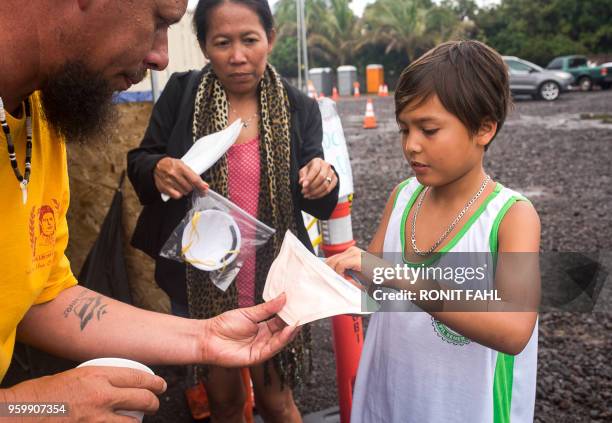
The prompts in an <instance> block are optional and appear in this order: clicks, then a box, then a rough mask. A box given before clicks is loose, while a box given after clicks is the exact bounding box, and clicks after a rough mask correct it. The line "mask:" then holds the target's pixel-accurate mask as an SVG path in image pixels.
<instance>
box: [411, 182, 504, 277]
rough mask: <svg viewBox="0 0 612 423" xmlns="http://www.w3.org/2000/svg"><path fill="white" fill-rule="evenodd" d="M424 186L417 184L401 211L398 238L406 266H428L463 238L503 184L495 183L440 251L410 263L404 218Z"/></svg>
mask: <svg viewBox="0 0 612 423" xmlns="http://www.w3.org/2000/svg"><path fill="white" fill-rule="evenodd" d="M424 188H425V187H424V186H423V185H420V184H419V186H418V188H417V189H416V190H415V191H414V193H413V194H412V197H411V198H410V201H409V202H408V204H406V208H405V209H404V213H402V220H401V224H400V238H401V244H402V261H403V262H404V263H405V264H407V265H408V266H413V267H417V266H429V265H430V264H432V263H434V262H436V261H438V260H439V259H440V258H441V257H442V256H443V255H444V254H446V253H447V252H448V251H449V250H451V249H452V248H453V247H454V246H455V245H457V243H458V242H459V241H460V240H461V238H463V235H465V233H466V232H467V231H468V230H469V229H470V228H471V227H472V225H473V224H474V222H476V220H478V218H479V217H480V215H481V214H482V213H483V212H484V211H485V210H486V208H487V206H488V205H489V203H490V202H491V201H492V200H493V199H494V198H495V197H497V195H498V194H499V193H500V192H501V190H502V188H503V185H502V184H500V183H499V182H497V183H496V184H495V188H494V189H493V191H492V192H491V193H490V194H489V195H487V198H485V200H484V201H483V203H482V204H481V205H480V207H478V210H476V212H475V213H474V214H473V215H472V216H470V218H469V219H468V221H467V222H465V224H464V225H463V226H462V227H461V229H460V230H459V232H457V233H456V234H455V236H454V237H453V238H452V239H451V240H450V241H449V242H448V243H446V244H445V245H444V246H443V247H442V249H441V250H440V251H436V252H434V253H433V254H432V256H431V257H429V258H428V259H427V260H425V261H423V262H421V263H412V262H409V261H408V260H406V220H407V219H408V215H409V214H410V209H411V208H412V205H413V204H414V202H415V201H416V199H417V197H418V195H419V194H420V193H421V191H423V189H424Z"/></svg>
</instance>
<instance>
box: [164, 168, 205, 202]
mask: <svg viewBox="0 0 612 423" xmlns="http://www.w3.org/2000/svg"><path fill="white" fill-rule="evenodd" d="M153 178H154V180H155V187H156V188H157V190H158V191H159V192H161V193H162V194H166V195H169V196H170V197H172V198H174V199H175V200H178V199H179V198H181V197H183V196H185V195H187V194H189V193H190V192H191V191H193V189H194V188H196V189H198V190H200V191H202V192H206V190H208V184H207V183H206V182H204V181H203V180H202V178H200V175H198V174H197V173H195V172H194V171H193V170H191V168H189V166H187V165H186V164H185V163H183V161H182V160H179V159H173V158H172V157H164V158H163V159H161V160H160V161H159V162H157V164H156V165H155V169H154V171H153Z"/></svg>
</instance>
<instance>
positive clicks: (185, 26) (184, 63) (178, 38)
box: [128, 12, 206, 92]
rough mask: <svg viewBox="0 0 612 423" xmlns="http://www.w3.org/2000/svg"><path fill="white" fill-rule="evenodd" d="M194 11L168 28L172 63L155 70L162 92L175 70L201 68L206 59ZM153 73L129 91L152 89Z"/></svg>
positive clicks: (158, 85)
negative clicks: (198, 38) (195, 24)
mask: <svg viewBox="0 0 612 423" xmlns="http://www.w3.org/2000/svg"><path fill="white" fill-rule="evenodd" d="M192 20H193V13H190V12H187V13H186V14H185V16H183V19H181V20H180V22H178V23H177V24H175V25H172V26H171V27H170V29H169V30H168V55H169V57H170V63H169V64H168V67H167V68H166V69H165V70H163V71H159V72H158V71H154V72H155V74H156V76H157V88H158V89H159V91H160V92H161V91H162V90H163V88H164V87H165V86H166V82H167V81H168V79H170V75H172V74H173V73H174V72H182V71H186V70H190V69H201V68H202V67H204V65H205V64H206V59H204V55H203V54H202V51H201V50H200V46H199V45H198V40H197V39H196V36H195V33H194V31H193V26H192ZM151 87H152V86H151V75H148V76H147V77H146V78H145V79H144V80H142V81H141V82H140V83H138V84H136V85H134V86H132V87H131V88H130V89H129V90H128V92H138V91H151Z"/></svg>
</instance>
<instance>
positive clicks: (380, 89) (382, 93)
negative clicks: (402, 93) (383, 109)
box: [378, 84, 385, 97]
mask: <svg viewBox="0 0 612 423" xmlns="http://www.w3.org/2000/svg"><path fill="white" fill-rule="evenodd" d="M378 96H379V97H384V96H385V87H383V86H382V84H380V85H379V86H378Z"/></svg>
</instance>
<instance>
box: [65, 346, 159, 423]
mask: <svg viewBox="0 0 612 423" xmlns="http://www.w3.org/2000/svg"><path fill="white" fill-rule="evenodd" d="M87 366H106V367H127V368H130V369H136V370H142V371H143V372H147V373H149V374H152V375H154V374H155V373H153V370H151V369H150V368H148V367H147V366H145V365H144V364H142V363H139V362H137V361H134V360H128V359H126V358H114V357H106V358H94V359H93V360H89V361H86V362H84V363H81V364H79V365H78V366H77V367H87ZM115 412H116V413H117V414H121V415H123V416H129V417H135V418H136V419H138V421H140V422H142V419H143V417H144V412H142V411H133V410H117V411H115Z"/></svg>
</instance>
